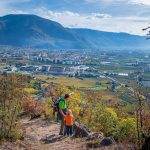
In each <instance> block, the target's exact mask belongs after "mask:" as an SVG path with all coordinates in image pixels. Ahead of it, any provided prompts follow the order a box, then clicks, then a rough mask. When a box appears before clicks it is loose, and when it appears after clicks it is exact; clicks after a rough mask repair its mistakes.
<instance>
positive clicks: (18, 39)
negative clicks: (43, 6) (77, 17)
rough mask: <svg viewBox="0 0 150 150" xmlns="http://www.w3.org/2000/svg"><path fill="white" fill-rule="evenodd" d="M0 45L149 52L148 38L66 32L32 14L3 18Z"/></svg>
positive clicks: (63, 28) (87, 32)
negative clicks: (145, 50) (147, 50)
mask: <svg viewBox="0 0 150 150" xmlns="http://www.w3.org/2000/svg"><path fill="white" fill-rule="evenodd" d="M0 45H11V46H19V47H36V48H51V49H104V50H107V49H112V50H114V49H116V50H125V49H128V50H142V49H149V47H150V42H149V41H146V37H145V36H138V35H131V34H127V33H113V32H105V31H97V30H91V29H84V28H82V29H81V28H80V29H77V28H76V29H75V28H65V27H63V26H62V25H61V24H59V23H57V22H54V21H51V20H48V19H44V18H41V17H39V16H36V15H29V14H11V15H6V16H3V17H0Z"/></svg>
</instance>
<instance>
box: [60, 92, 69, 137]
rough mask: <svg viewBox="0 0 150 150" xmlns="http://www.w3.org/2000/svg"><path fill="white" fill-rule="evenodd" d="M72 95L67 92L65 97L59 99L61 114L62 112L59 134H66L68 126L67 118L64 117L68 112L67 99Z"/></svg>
mask: <svg viewBox="0 0 150 150" xmlns="http://www.w3.org/2000/svg"><path fill="white" fill-rule="evenodd" d="M69 98H70V95H69V94H65V96H64V98H61V99H60V100H59V114H60V120H61V126H60V132H59V135H65V134H66V127H65V120H64V117H65V115H66V112H67V104H66V101H67V100H69Z"/></svg>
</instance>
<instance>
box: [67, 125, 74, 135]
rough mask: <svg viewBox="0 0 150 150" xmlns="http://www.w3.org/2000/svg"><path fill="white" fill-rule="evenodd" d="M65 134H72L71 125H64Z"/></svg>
mask: <svg viewBox="0 0 150 150" xmlns="http://www.w3.org/2000/svg"><path fill="white" fill-rule="evenodd" d="M66 131H67V136H69V135H72V134H73V126H66Z"/></svg>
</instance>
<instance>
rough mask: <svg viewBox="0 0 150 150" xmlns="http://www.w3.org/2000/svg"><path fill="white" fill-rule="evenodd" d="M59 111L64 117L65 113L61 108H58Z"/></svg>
mask: <svg viewBox="0 0 150 150" xmlns="http://www.w3.org/2000/svg"><path fill="white" fill-rule="evenodd" d="M59 112H60V114H61V115H63V116H64V117H65V114H64V112H63V111H62V109H59Z"/></svg>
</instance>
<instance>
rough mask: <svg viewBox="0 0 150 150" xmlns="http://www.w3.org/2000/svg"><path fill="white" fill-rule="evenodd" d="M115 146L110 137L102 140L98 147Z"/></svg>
mask: <svg viewBox="0 0 150 150" xmlns="http://www.w3.org/2000/svg"><path fill="white" fill-rule="evenodd" d="M114 144H116V142H115V140H114V139H113V138H112V137H107V138H104V139H103V140H102V141H101V142H100V146H102V147H103V146H110V145H114Z"/></svg>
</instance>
